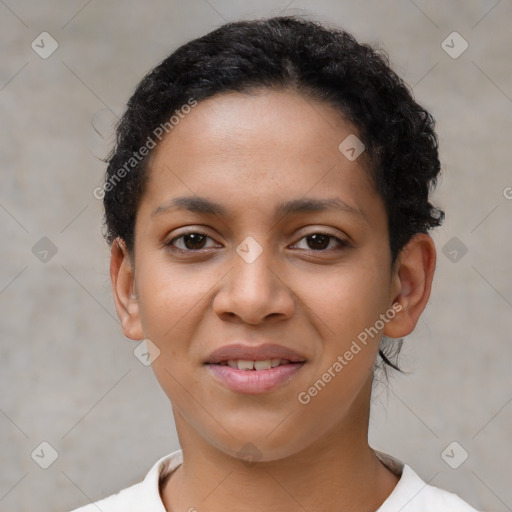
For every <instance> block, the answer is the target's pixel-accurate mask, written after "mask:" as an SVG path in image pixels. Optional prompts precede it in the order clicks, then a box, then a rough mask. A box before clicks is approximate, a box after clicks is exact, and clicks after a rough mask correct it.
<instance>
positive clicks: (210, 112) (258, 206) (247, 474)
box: [111, 90, 436, 512]
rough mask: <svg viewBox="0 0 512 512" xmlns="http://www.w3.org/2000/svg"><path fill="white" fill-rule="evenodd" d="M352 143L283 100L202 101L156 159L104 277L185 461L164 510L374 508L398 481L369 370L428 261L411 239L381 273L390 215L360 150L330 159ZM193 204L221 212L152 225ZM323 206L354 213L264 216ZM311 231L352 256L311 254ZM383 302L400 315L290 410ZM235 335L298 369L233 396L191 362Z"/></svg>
mask: <svg viewBox="0 0 512 512" xmlns="http://www.w3.org/2000/svg"><path fill="white" fill-rule="evenodd" d="M351 133H355V134H357V132H356V130H355V129H354V128H353V127H352V126H351V125H350V124H349V123H348V122H347V121H346V120H344V118H343V117H342V116H341V114H340V113H339V112H338V111H337V110H335V109H333V108H332V107H330V106H329V105H326V104H324V103H320V102H318V101H316V100H312V99H311V98H306V97H304V96H301V95H299V94H297V93H295V92H290V91H280V92H278V91H269V90H264V91H258V92H257V93H256V92H254V93H251V94H239V93H229V94H224V95H218V96H215V97H213V98H211V99H208V100H205V101H202V102H200V103H199V104H198V105H197V106H196V107H195V108H194V109H193V110H192V112H191V113H190V114H188V115H187V116H186V117H185V118H184V119H183V120H182V121H181V122H180V124H179V125H177V126H176V127H175V128H174V129H173V131H172V132H171V133H170V134H169V135H168V136H167V137H166V138H165V139H164V140H163V141H162V143H161V145H160V146H159V147H158V148H157V149H156V150H155V152H154V154H153V156H152V159H151V161H150V166H149V181H148V186H147V189H146V190H145V193H144V195H143V198H142V200H141V203H140V206H139V209H138V212H137V220H136V226H135V248H134V253H133V254H130V253H128V251H127V250H126V247H125V246H124V243H123V242H122V240H116V241H115V242H114V244H113V246H112V253H111V277H112V286H113V290H114V297H115V303H116V309H117V312H118V315H119V318H120V320H121V323H122V326H123V331H124V334H125V335H126V336H127V337H128V338H131V339H133V340H142V339H149V340H151V342H152V343H154V345H155V346H156V347H158V349H159V350H160V355H159V356H158V357H157V358H156V359H155V361H154V362H153V370H154V372H155V375H156V377H157V379H158V381H159V383H160V385H161V386H162V388H163V389H164V391H165V393H166V394H167V395H168V397H169V399H170V400H171V402H172V407H173V412H174V416H175V421H176V428H177V432H178V436H179V440H180V445H181V447H182V449H183V455H184V463H183V465H182V466H180V467H179V468H178V469H177V470H176V471H175V472H174V473H173V474H172V476H171V477H170V478H169V479H167V481H166V482H165V483H164V484H163V485H162V488H161V496H162V500H163V503H164V505H165V507H166V509H167V510H168V511H178V510H179V511H182V510H189V509H191V508H192V507H193V508H195V509H197V510H198V511H209V512H217V511H221V510H222V511H224V510H226V507H227V504H229V507H228V508H229V510H232V511H239V510H240V511H242V510H243V511H245V512H251V511H258V512H260V511H261V510H269V509H270V507H274V508H275V509H277V510H280V511H282V512H292V511H293V512H296V511H303V510H308V511H317V510H318V511H320V510H321V511H331V510H332V511H334V510H361V511H372V510H376V509H377V508H378V507H379V506H380V505H381V504H382V503H383V502H384V501H385V500H386V498H387V497H388V496H389V494H390V493H391V492H392V491H393V489H394V487H395V486H396V483H397V482H398V477H397V476H396V475H394V474H393V473H392V472H391V471H390V470H389V469H387V468H386V467H385V466H384V465H383V464H382V463H381V462H380V461H379V460H378V459H377V457H376V455H375V454H374V452H373V451H372V449H371V447H370V446H369V445H368V422H369V409H370V398H371V389H372V369H373V367H374V364H375V360H376V356H377V353H378V348H379V343H380V339H381V337H382V334H385V335H387V336H389V337H392V338H400V337H403V336H406V335H407V334H409V333H410V332H411V331H412V330H413V329H414V327H415V325H416V323H417V321H418V319H419V317H420V315H421V313H422V311H423V309H424V308H425V305H426V303H427V300H428V298H429V295H430V288H431V283H432V276H433V272H434V268H435V260H436V252H435V247H434V244H433V241H432V239H431V238H430V237H429V236H428V235H426V234H418V235H416V236H415V237H414V238H413V239H412V240H411V241H410V242H409V244H408V245H407V246H406V247H405V248H404V249H403V250H402V252H401V253H400V255H399V259H398V261H397V262H396V264H395V265H394V266H393V265H391V259H390V250H389V234H388V230H387V218H386V211H385V208H384V205H383V202H382V200H381V198H380V197H379V196H378V195H377V193H376V191H375V189H374V187H373V186H372V184H371V182H370V180H369V179H368V172H367V170H366V168H365V159H364V157H365V155H364V153H363V155H361V156H360V157H359V158H357V159H356V160H355V161H349V160H348V159H347V158H345V156H344V155H343V154H342V153H341V152H340V151H339V150H338V146H339V144H340V142H342V141H343V140H344V139H345V138H346V137H347V136H348V135H349V134H351ZM191 195H195V196H201V197H205V198H208V199H210V200H212V201H216V202H218V203H221V204H222V205H223V206H224V207H225V208H226V209H227V210H228V215H226V216H220V215H211V214H202V213H195V212H190V211H186V210H180V209H176V210H169V211H165V212H160V213H158V214H156V215H152V212H154V210H155V209H157V208H158V207H160V206H161V205H165V204H166V203H167V202H168V201H169V200H171V199H173V198H175V197H180V196H191ZM333 197H336V198H339V199H341V200H342V201H344V202H345V203H347V204H348V205H350V206H351V207H353V209H355V210H356V212H355V213H354V212H349V211H343V210H335V209H330V210H326V211H321V212H299V213H296V214H293V215H289V216H286V217H276V216H275V215H274V209H275V207H276V206H277V205H279V204H281V203H282V202H284V201H288V200H292V199H300V198H315V199H327V198H333ZM183 228H186V229H183ZM184 231H190V232H199V233H204V234H206V235H207V236H208V237H210V238H206V239H204V240H203V241H202V242H201V243H198V242H197V239H196V241H195V242H193V241H192V242H191V241H190V239H188V242H187V238H186V237H185V238H181V239H178V240H175V241H174V247H175V249H182V251H187V250H188V251H189V252H188V253H184V252H182V253H179V252H173V251H172V249H171V247H169V246H166V244H168V243H169V242H170V241H171V240H173V239H175V238H176V237H178V236H179V235H182V234H183V232H184ZM315 233H325V234H328V235H332V236H334V237H338V238H339V239H341V240H344V241H345V242H346V243H348V245H346V246H339V245H338V243H337V242H336V239H327V241H324V242H322V241H320V242H318V241H317V242H316V243H317V245H315V242H314V241H312V240H311V238H308V237H309V236H311V235H313V234H315ZM249 236H251V237H253V238H254V239H255V240H256V241H257V243H258V244H259V245H260V247H261V249H262V253H261V254H260V255H259V256H258V258H257V259H256V260H255V261H253V262H252V263H247V262H246V261H245V260H244V259H242V258H241V257H240V256H239V255H238V254H237V252H236V248H237V247H238V246H239V245H240V244H241V242H242V241H243V240H244V239H246V238H247V237H249ZM194 243H195V244H196V245H194ZM322 244H324V245H322ZM318 247H320V248H318ZM315 248H316V250H315ZM394 303H398V304H400V306H401V308H402V309H401V311H400V312H399V313H398V314H396V315H395V317H394V318H393V319H392V320H389V322H388V323H386V324H385V326H384V329H383V330H381V331H379V334H378V335H377V336H375V337H374V338H370V339H369V342H368V344H367V345H366V346H363V347H362V350H361V351H360V352H359V353H358V354H357V355H355V356H354V358H353V359H352V360H351V361H350V362H349V363H348V364H347V365H346V366H345V367H344V368H343V370H342V371H341V372H339V373H338V374H336V377H335V378H333V379H332V380H331V382H329V383H328V384H327V385H326V386H325V388H324V389H322V391H321V392H320V393H318V394H317V396H315V397H314V398H312V399H311V401H310V402H309V403H308V404H307V405H304V404H301V403H300V402H299V401H298V400H297V396H298V394H299V393H300V392H302V391H307V390H308V388H309V387H311V385H312V384H313V383H314V382H315V381H316V380H317V379H318V378H320V377H321V375H322V374H323V373H324V372H325V371H326V370H327V369H328V368H329V367H331V366H332V365H333V363H334V362H335V361H336V359H337V357H338V355H342V354H344V353H345V352H346V351H347V350H348V349H349V347H350V345H351V343H352V342H353V340H355V339H356V338H357V335H358V334H359V333H361V332H362V331H364V329H365V328H368V327H370V326H373V325H374V324H375V322H376V321H377V320H378V319H379V315H381V314H383V313H385V312H386V311H387V310H389V308H391V306H392V305H393V304H394ZM241 340H246V342H247V343H248V344H254V345H258V344H260V343H264V342H270V343H278V344H281V345H284V346H286V347H290V348H292V349H293V350H295V351H297V352H299V353H301V354H303V355H304V357H305V358H306V364H305V365H304V367H303V368H302V369H301V370H300V371H299V372H298V373H297V374H296V375H295V376H294V378H293V379H291V380H290V381H289V382H288V383H286V384H285V385H283V386H281V387H280V388H279V389H277V390H275V391H273V392H271V393H264V394H259V395H247V394H240V393H234V392H232V391H231V390H229V389H227V388H226V387H224V386H223V385H222V384H221V383H219V382H217V381H216V380H214V379H213V378H212V377H211V375H210V374H209V372H208V368H207V367H206V366H204V364H203V363H204V362H205V360H206V359H207V358H208V356H209V354H210V353H211V352H212V351H213V350H215V349H217V348H219V347H221V346H224V345H226V344H229V343H236V342H238V341H241ZM247 443H252V445H254V446H255V447H256V448H257V450H258V460H259V461H258V462H257V463H255V464H253V465H248V464H246V463H245V462H244V461H243V460H242V455H240V453H239V452H240V450H242V453H243V447H247Z"/></svg>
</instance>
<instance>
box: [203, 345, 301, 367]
mask: <svg viewBox="0 0 512 512" xmlns="http://www.w3.org/2000/svg"><path fill="white" fill-rule="evenodd" d="M230 359H246V360H248V361H264V360H265V359H286V360H288V361H291V362H292V363H303V362H305V361H306V358H305V357H304V356H303V355H301V354H298V353H297V352H295V351H293V350H292V349H290V348H287V347H284V346H282V345H277V344H274V343H266V344H264V345H258V346H251V345H243V344H241V343H236V344H232V345H225V346H224V347H221V348H219V349H217V350H214V351H213V352H212V353H211V354H210V356H209V357H208V359H207V361H206V362H205V363H206V364H218V363H222V362H226V361H229V360H230ZM242 371H245V370H242ZM259 371H268V370H259Z"/></svg>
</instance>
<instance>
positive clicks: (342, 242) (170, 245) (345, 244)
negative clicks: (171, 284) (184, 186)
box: [165, 231, 349, 254]
mask: <svg viewBox="0 0 512 512" xmlns="http://www.w3.org/2000/svg"><path fill="white" fill-rule="evenodd" d="M187 235H201V236H204V237H206V238H210V239H211V240H213V239H212V238H211V237H210V236H209V235H207V234H206V233H203V232H202V231H188V232H186V233H182V234H181V235H179V236H177V237H174V238H173V239H172V240H170V241H169V242H168V243H166V244H165V246H166V247H168V248H169V249H170V250H171V251H173V252H181V253H192V254H193V253H199V252H201V251H204V250H208V249H211V248H208V247H207V248H203V249H179V248H177V247H175V246H174V245H173V243H174V242H175V241H176V240H180V239H182V238H183V237H185V236H187ZM313 235H322V236H326V237H328V238H329V239H333V240H335V241H336V242H337V244H338V248H334V249H332V248H331V249H300V250H303V251H309V252H312V253H321V252H330V251H333V250H334V251H335V250H343V249H345V248H347V247H349V243H348V242H347V241H346V240H342V239H341V238H338V237H337V236H334V235H331V234H329V233H324V232H322V231H314V232H312V233H309V234H307V235H304V236H303V237H302V238H300V239H299V242H300V241H301V240H304V239H305V238H308V237H310V236H313ZM297 243H298V242H297ZM294 245H295V244H294Z"/></svg>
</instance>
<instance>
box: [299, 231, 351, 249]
mask: <svg viewBox="0 0 512 512" xmlns="http://www.w3.org/2000/svg"><path fill="white" fill-rule="evenodd" d="M302 240H306V244H307V245H309V246H310V247H306V248H305V249H306V250H313V251H323V250H326V249H328V248H329V245H330V241H331V240H334V241H335V242H336V243H337V245H338V246H339V247H345V246H346V245H347V243H346V242H345V241H344V240H341V239H340V238H338V237H336V236H333V235H328V234H327V233H312V234H311V235H307V236H305V237H303V238H301V240H300V241H302ZM311 246H312V247H311Z"/></svg>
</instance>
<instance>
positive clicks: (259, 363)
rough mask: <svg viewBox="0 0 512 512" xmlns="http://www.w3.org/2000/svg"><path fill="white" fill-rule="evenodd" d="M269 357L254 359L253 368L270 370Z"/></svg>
mask: <svg viewBox="0 0 512 512" xmlns="http://www.w3.org/2000/svg"><path fill="white" fill-rule="evenodd" d="M271 364H272V363H271V361H270V359H265V360H264V361H254V369H255V370H270V368H271V367H272V366H271Z"/></svg>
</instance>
